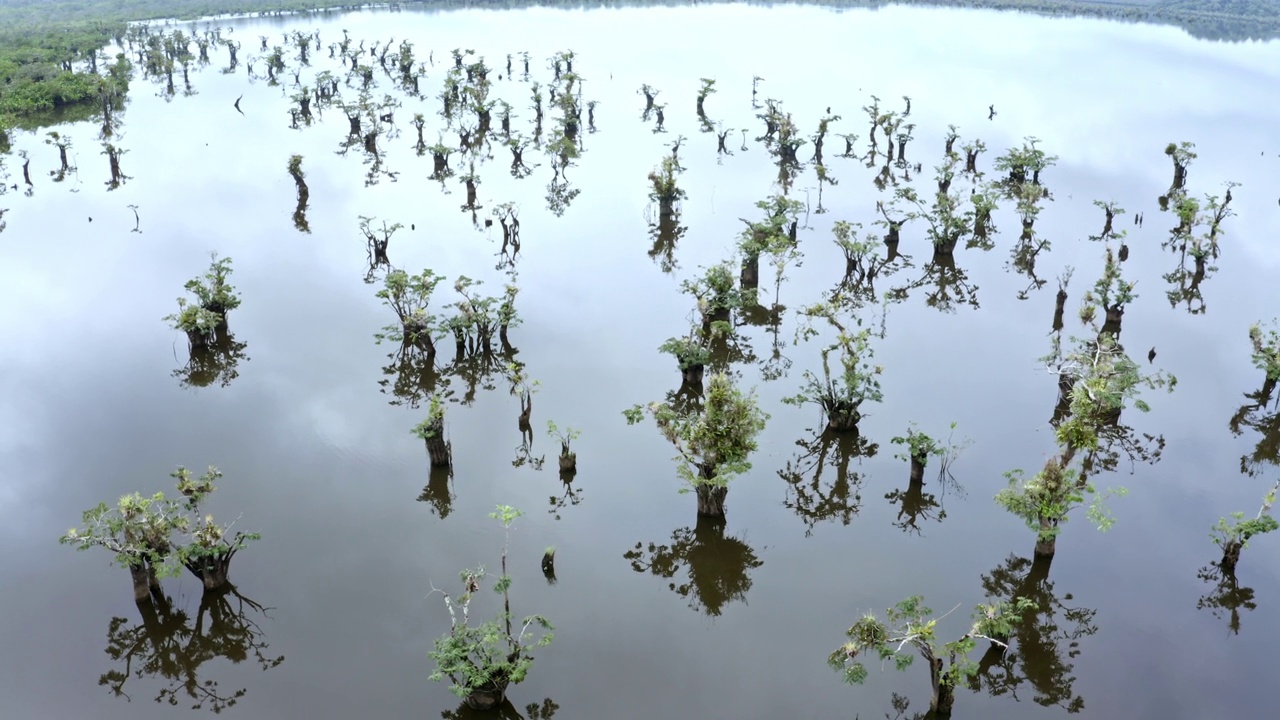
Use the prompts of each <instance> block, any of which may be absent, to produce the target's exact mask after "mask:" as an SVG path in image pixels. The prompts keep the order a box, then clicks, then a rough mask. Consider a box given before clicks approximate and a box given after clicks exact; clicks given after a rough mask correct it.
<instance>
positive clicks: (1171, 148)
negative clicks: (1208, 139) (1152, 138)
mask: <svg viewBox="0 0 1280 720" xmlns="http://www.w3.org/2000/svg"><path fill="white" fill-rule="evenodd" d="M1195 147H1196V144H1195V143H1193V142H1187V141H1183V142H1180V143H1169V144H1168V145H1166V146H1165V148H1164V154H1165V155H1168V156H1169V157H1171V158H1173V162H1174V163H1176V164H1177V165H1179V166H1180V167H1184V168H1185V167H1186V166H1187V165H1190V164H1191V161H1192V160H1195V159H1196V157H1197V156H1196V153H1195Z"/></svg>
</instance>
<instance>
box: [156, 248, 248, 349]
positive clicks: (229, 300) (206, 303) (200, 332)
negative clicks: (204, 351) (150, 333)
mask: <svg viewBox="0 0 1280 720" xmlns="http://www.w3.org/2000/svg"><path fill="white" fill-rule="evenodd" d="M209 256H210V258H211V260H210V263H209V269H208V270H207V271H205V274H204V275H202V276H200V277H195V278H192V279H190V280H188V281H187V282H186V284H185V285H183V288H184V289H186V291H187V292H189V293H191V294H192V295H194V296H195V301H194V302H191V301H189V300H187V299H186V298H178V312H177V313H174V314H172V315H168V316H166V317H165V318H164V319H165V321H167V322H168V323H169V324H170V325H172V326H173V328H174V329H175V330H181V331H183V332H185V333H186V334H187V339H188V340H189V341H190V344H191V347H192V349H198V348H203V347H206V346H208V345H209V344H211V343H213V342H214V340H215V337H216V336H217V334H219V333H225V332H226V331H227V313H229V312H231V311H232V310H234V309H236V308H238V307H240V295H239V294H238V293H237V292H236V289H235V288H234V287H232V286H231V285H230V284H229V283H228V282H227V278H228V277H230V275H231V273H232V268H231V258H229V257H224V258H219V257H218V253H216V252H213V253H210V254H209Z"/></svg>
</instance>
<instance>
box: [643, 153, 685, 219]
mask: <svg viewBox="0 0 1280 720" xmlns="http://www.w3.org/2000/svg"><path fill="white" fill-rule="evenodd" d="M682 172H684V168H683V167H681V166H680V161H679V160H677V159H676V158H675V157H674V156H670V155H669V156H667V157H664V158H662V163H661V164H660V165H658V167H657V169H655V170H653V171H652V172H650V173H649V182H650V183H651V184H652V185H653V189H652V190H650V191H649V199H650V200H652V201H653V202H656V203H659V204H660V205H665V206H670V205H671V204H672V203H675V202H678V201H680V200H683V199H684V198H685V195H686V193H685V191H684V190H682V189H681V188H680V187H679V185H677V183H676V181H677V179H678V177H679V175H680V173H682Z"/></svg>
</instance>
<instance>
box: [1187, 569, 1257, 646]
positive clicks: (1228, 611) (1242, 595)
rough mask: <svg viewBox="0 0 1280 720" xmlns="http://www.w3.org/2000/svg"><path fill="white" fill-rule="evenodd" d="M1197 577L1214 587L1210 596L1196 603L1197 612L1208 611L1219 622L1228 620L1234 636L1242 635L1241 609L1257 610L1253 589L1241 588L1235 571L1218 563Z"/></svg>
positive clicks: (1197, 573)
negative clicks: (1224, 619)
mask: <svg viewBox="0 0 1280 720" xmlns="http://www.w3.org/2000/svg"><path fill="white" fill-rule="evenodd" d="M1196 577H1198V578H1200V579H1201V580H1203V581H1204V582H1206V583H1208V584H1209V585H1212V586H1213V589H1212V590H1210V591H1209V593H1208V594H1206V595H1202V596H1201V597H1200V599H1199V600H1198V601H1197V602H1196V609H1197V610H1205V609H1208V610H1209V611H1210V612H1212V613H1213V616H1214V617H1216V618H1218V619H1219V620H1221V619H1223V618H1224V617H1225V618H1226V619H1227V627H1228V628H1230V630H1231V634H1232V635H1239V634H1240V609H1241V608H1243V609H1245V610H1255V609H1257V607H1258V603H1257V602H1255V601H1254V599H1253V588H1248V587H1241V586H1240V581H1238V580H1237V579H1236V573H1235V571H1234V570H1229V569H1228V570H1224V569H1223V568H1222V565H1221V564H1220V563H1217V562H1212V563H1209V564H1208V565H1206V566H1204V567H1202V568H1200V570H1199V571H1197V572H1196Z"/></svg>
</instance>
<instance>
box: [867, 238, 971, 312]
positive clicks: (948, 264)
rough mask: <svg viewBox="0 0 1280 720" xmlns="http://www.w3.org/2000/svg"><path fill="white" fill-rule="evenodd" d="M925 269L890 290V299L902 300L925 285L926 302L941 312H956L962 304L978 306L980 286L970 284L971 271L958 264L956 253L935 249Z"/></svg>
mask: <svg viewBox="0 0 1280 720" xmlns="http://www.w3.org/2000/svg"><path fill="white" fill-rule="evenodd" d="M907 259H908V261H909V260H910V258H907ZM923 270H924V272H923V273H922V274H921V275H920V277H919V278H917V279H916V280H914V281H912V282H910V283H907V284H906V285H902V286H899V287H895V288H892V289H891V290H889V297H890V299H892V300H894V301H897V302H902V301H904V300H906V299H907V298H908V297H909V296H910V294H911V291H913V290H919V289H921V288H925V298H924V302H925V305H928V306H929V307H931V308H934V309H935V310H938V311H940V312H944V313H953V312H955V311H956V309H957V307H958V306H960V305H968V306H970V307H972V308H973V309H975V310H977V309H978V286H977V285H972V284H970V282H969V273H968V272H967V271H965V270H964V268H961V267H959V266H957V265H956V259H955V255H954V254H953V253H934V255H933V257H932V259H930V261H929V262H928V264H926V265H925V266H924V268H923Z"/></svg>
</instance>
